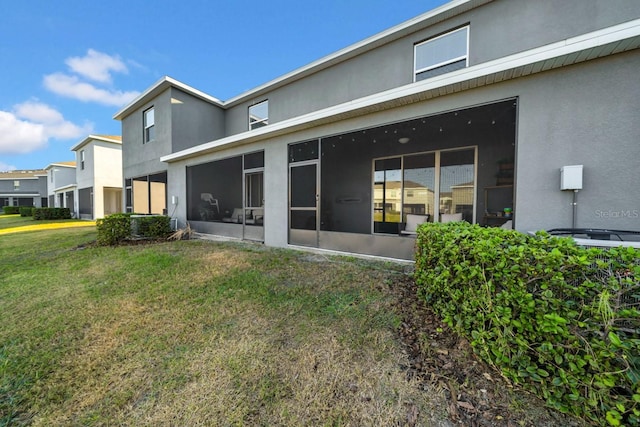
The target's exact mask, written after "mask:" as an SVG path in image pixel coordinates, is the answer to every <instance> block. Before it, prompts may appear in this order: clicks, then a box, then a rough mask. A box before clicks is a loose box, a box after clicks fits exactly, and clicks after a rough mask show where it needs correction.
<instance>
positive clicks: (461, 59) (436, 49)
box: [414, 26, 469, 81]
mask: <svg viewBox="0 0 640 427" xmlns="http://www.w3.org/2000/svg"><path fill="white" fill-rule="evenodd" d="M414 49H415V52H414V62H415V65H414V74H415V81H420V80H424V79H428V78H429V77H434V76H437V75H440V74H444V73H448V72H450V71H455V70H459V69H462V68H465V67H467V65H468V59H469V27H468V26H467V27H463V28H460V29H457V30H454V31H451V32H449V33H446V34H443V35H441V36H438V37H434V38H432V39H429V40H426V41H424V42H422V43H418V44H416V45H415V47H414Z"/></svg>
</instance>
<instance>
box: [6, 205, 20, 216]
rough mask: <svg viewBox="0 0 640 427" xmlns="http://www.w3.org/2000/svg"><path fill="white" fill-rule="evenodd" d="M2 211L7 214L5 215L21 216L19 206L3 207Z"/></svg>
mask: <svg viewBox="0 0 640 427" xmlns="http://www.w3.org/2000/svg"><path fill="white" fill-rule="evenodd" d="M2 211H3V212H4V213H5V215H13V214H19V213H20V207H18V206H3V207H2Z"/></svg>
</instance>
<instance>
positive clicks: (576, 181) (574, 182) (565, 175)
mask: <svg viewBox="0 0 640 427" xmlns="http://www.w3.org/2000/svg"><path fill="white" fill-rule="evenodd" d="M560 190H582V165H573V166H563V167H561V168H560Z"/></svg>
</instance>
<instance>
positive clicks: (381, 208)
mask: <svg viewBox="0 0 640 427" xmlns="http://www.w3.org/2000/svg"><path fill="white" fill-rule="evenodd" d="M639 46H640V2H637V1H636V0H619V1H616V2H615V5H612V4H611V3H610V2H606V1H604V0H567V1H563V2H561V3H558V2H552V1H544V0H542V1H536V2H530V1H527V0H494V1H490V0H455V1H452V2H450V3H447V4H445V5H443V6H441V7H438V8H436V9H434V10H432V11H429V12H427V13H425V14H423V15H421V16H418V17H416V18H414V19H411V20H409V21H407V22H405V23H402V24H400V25H397V26H396V27H393V28H390V29H388V30H385V31H383V32H381V33H379V34H377V35H374V36H372V37H370V38H368V39H366V40H363V41H361V42H359V43H356V44H354V45H352V46H349V47H346V48H344V49H342V50H340V51H338V52H336V53H334V54H331V55H329V56H327V57H325V58H321V59H319V60H317V61H314V62H313V63H311V64H309V65H307V66H304V67H301V68H300V69H298V70H294V71H292V72H290V73H288V74H286V75H284V76H282V77H279V78H277V79H275V80H273V81H271V82H268V83H265V84H264V85H261V86H259V87H257V88H255V89H252V90H250V91H248V92H246V93H243V94H240V95H238V96H237V97H234V98H232V99H229V100H227V101H224V102H222V101H219V100H217V99H215V98H213V97H210V96H209V95H206V94H203V93H201V92H199V91H198V90H197V89H194V88H191V87H189V86H187V85H185V84H183V83H180V82H178V81H176V80H174V79H171V78H169V77H165V78H163V79H161V80H160V81H158V82H157V83H156V84H154V85H153V86H152V87H151V88H149V89H147V90H146V91H145V92H144V93H143V94H142V95H141V96H140V97H139V98H137V99H136V100H134V101H133V102H132V103H131V104H129V105H128V106H126V107H124V108H123V109H122V110H121V111H119V112H117V113H116V115H115V118H116V119H118V120H121V121H122V129H123V153H124V164H123V168H124V171H125V183H126V184H127V193H126V196H125V199H126V203H125V204H126V206H127V209H128V210H135V211H138V208H137V207H136V204H137V202H136V201H137V200H138V196H137V194H141V197H140V199H141V200H142V202H141V208H140V209H144V211H147V212H151V211H159V210H160V208H161V207H162V206H166V208H165V209H166V210H167V211H168V213H169V214H170V215H171V216H173V217H176V218H177V219H178V221H179V223H180V224H181V225H184V224H185V223H186V222H187V221H189V222H190V223H191V226H192V227H193V228H195V229H196V230H197V231H200V232H203V233H210V234H215V235H222V236H231V237H236V238H242V239H253V240H261V241H264V242H265V244H267V245H271V246H280V247H286V246H300V245H302V246H310V247H317V248H321V249H331V250H340V251H347V252H357V253H364V254H372V255H382V256H390V257H395V258H411V256H412V252H413V243H414V242H413V241H412V239H411V238H405V237H400V236H398V224H399V223H401V222H402V221H403V220H404V216H405V215H406V214H407V213H408V212H409V211H413V210H419V211H421V210H423V209H424V210H425V212H427V211H428V212H432V215H431V219H430V220H431V221H439V220H440V217H441V216H442V215H445V214H450V213H459V214H462V216H463V218H464V219H465V220H467V221H469V222H475V223H480V224H484V225H499V223H500V222H501V221H500V220H496V218H499V216H498V215H499V214H500V213H501V212H502V211H503V210H504V208H511V209H513V224H514V226H515V228H517V229H519V230H522V231H529V230H538V229H549V228H554V227H570V226H572V225H575V226H578V227H600V228H621V229H640V224H639V221H640V212H639V209H640V208H639V207H638V205H637V201H638V200H640V188H638V186H637V185H636V182H637V176H636V175H637V159H638V158H640V145H639V144H638V143H637V142H638V136H639V135H640V123H638V121H637V120H636V117H635V115H636V112H637V111H638V109H639V107H640V85H638V84H637V83H636V80H637V77H636V74H637V70H638V69H639V68H640V54H639V52H640V51H638V47H639ZM505 159H508V160H509V162H505ZM511 159H512V161H511ZM506 164H509V165H510V167H508V168H505V167H504V165H506ZM567 165H583V171H584V172H583V173H584V176H583V178H584V179H581V181H582V185H581V188H580V189H579V192H578V194H577V200H578V204H577V206H578V207H577V211H574V206H575V205H574V204H573V198H574V196H575V195H576V193H575V192H574V191H573V189H569V190H565V191H562V190H561V189H560V170H561V168H563V167H564V166H567ZM581 178H582V177H581ZM136 180H138V181H139V182H140V184H139V186H137V185H136ZM158 182H159V183H160V184H159V187H158V188H160V187H161V189H162V190H164V193H165V198H164V203H165V204H164V205H163V203H162V201H161V202H159V203H158V205H157V206H158V207H157V208H153V205H154V200H153V199H154V197H153V191H152V188H153V186H152V183H158ZM138 187H139V188H138ZM410 191H411V192H412V193H411V194H421V195H422V196H421V197H424V198H425V199H426V200H421V201H420V206H416V202H415V199H413V200H410V199H411V197H412V196H410V195H409V194H410V193H409V192H410ZM161 192H162V191H160V190H159V191H158V193H161ZM205 199H206V200H207V201H206V203H205ZM214 201H215V204H214ZM144 211H142V212H144ZM258 217H259V218H260V220H259V221H256V218H258ZM574 217H575V218H576V221H575V222H574V221H573V218H574Z"/></svg>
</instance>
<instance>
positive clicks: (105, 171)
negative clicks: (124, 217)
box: [71, 135, 123, 219]
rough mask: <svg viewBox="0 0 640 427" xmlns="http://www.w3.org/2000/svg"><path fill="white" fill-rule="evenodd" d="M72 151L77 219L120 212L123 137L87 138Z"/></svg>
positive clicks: (101, 216) (91, 136)
mask: <svg viewBox="0 0 640 427" xmlns="http://www.w3.org/2000/svg"><path fill="white" fill-rule="evenodd" d="M71 151H73V152H74V153H75V155H76V162H75V164H76V168H75V182H76V185H77V189H78V190H77V193H78V197H77V208H78V209H77V211H78V217H79V218H82V219H97V218H103V217H104V216H106V215H110V214H113V213H117V212H122V211H123V210H122V183H123V180H122V138H121V137H120V136H113V135H89V136H87V137H86V138H85V139H84V140H82V141H80V142H79V143H78V144H76V145H74V146H73V147H72V148H71Z"/></svg>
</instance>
